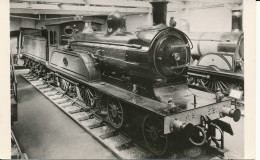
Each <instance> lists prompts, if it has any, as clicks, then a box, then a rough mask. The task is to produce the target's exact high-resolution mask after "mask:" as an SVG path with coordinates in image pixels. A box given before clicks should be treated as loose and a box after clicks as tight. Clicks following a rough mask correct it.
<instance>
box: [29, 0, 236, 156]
mask: <svg viewBox="0 0 260 160" xmlns="http://www.w3.org/2000/svg"><path fill="white" fill-rule="evenodd" d="M167 3H168V2H167V1H152V2H151V4H152V6H153V26H151V27H146V28H143V29H141V30H139V31H137V32H136V33H130V32H128V31H127V30H126V27H125V18H124V16H123V15H122V14H121V13H119V12H114V13H112V14H110V15H109V16H108V18H107V26H108V28H107V31H106V32H94V31H93V30H92V29H91V24H90V23H89V22H86V23H85V22H84V21H71V22H65V23H59V24H50V25H47V30H48V39H47V42H48V45H47V46H48V47H47V48H48V49H46V50H47V51H48V52H49V53H50V54H48V56H46V57H45V58H46V65H45V67H47V69H46V70H44V71H43V70H42V69H41V68H39V67H38V66H37V65H39V62H37V61H35V59H32V58H30V57H28V56H27V62H28V63H29V64H32V62H33V63H36V64H33V65H32V66H30V67H31V68H36V70H33V71H32V73H33V74H37V73H45V74H37V75H41V77H42V78H43V79H45V80H47V81H48V82H49V83H50V84H54V85H56V86H58V87H60V88H62V89H63V90H64V91H65V93H67V94H69V95H70V96H75V97H76V98H78V99H80V100H81V101H82V102H84V104H82V106H83V108H85V109H86V110H89V109H94V110H95V113H97V114H102V115H105V116H107V122H108V123H109V124H110V125H111V126H113V127H114V128H116V129H118V130H120V129H124V128H127V127H129V126H130V127H134V128H133V129H134V130H140V133H141V134H142V136H143V139H144V142H145V144H146V145H147V148H148V149H149V150H150V151H151V153H153V154H155V155H159V156H160V155H165V154H168V153H169V152H171V151H172V150H173V149H176V148H178V144H177V143H180V138H181V139H183V140H184V141H187V142H189V143H190V144H194V145H198V146H200V145H205V144H207V142H210V141H214V142H215V143H218V142H217V141H218V140H217V139H216V138H215V133H216V131H220V132H221V134H222V135H223V131H225V132H227V133H230V134H233V131H232V129H231V128H230V125H228V124H226V123H225V122H223V121H221V120H219V118H222V117H224V116H228V117H231V118H233V119H234V121H238V120H239V119H240V110H239V109H236V108H231V100H230V99H229V98H226V97H224V98H223V97H222V98H217V99H216V98H215V95H214V94H210V93H207V92H202V91H199V90H194V89H192V90H190V89H189V88H188V85H187V77H186V75H187V68H188V66H189V64H190V60H191V53H190V46H191V43H190V42H189V39H188V38H187V35H186V34H184V33H183V32H181V31H179V30H177V29H175V28H172V27H168V26H167V25H166V22H165V21H166V11H167ZM25 54H26V53H25ZM47 57H49V59H47ZM47 70H48V73H46V71H47ZM208 129H210V130H211V131H210V132H207V131H208ZM199 132H201V134H199ZM201 135H202V136H201ZM221 146H222V147H223V145H221ZM222 149H223V148H222Z"/></svg>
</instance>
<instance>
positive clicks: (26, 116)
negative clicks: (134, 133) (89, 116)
mask: <svg viewBox="0 0 260 160" xmlns="http://www.w3.org/2000/svg"><path fill="white" fill-rule="evenodd" d="M17 78H18V96H19V97H18V101H19V106H18V121H17V122H15V123H14V126H13V127H12V130H13V132H14V134H15V136H16V138H17V141H18V143H19V145H20V147H21V149H22V151H23V152H25V153H26V154H27V155H28V157H29V158H30V159H64V158H66V159H68V158H73V159H94V158H95V159H115V156H114V155H112V153H111V152H110V151H109V150H107V149H105V148H104V147H103V146H102V145H101V144H99V143H98V142H97V141H96V140H95V139H93V138H92V137H91V136H90V135H88V134H87V133H85V131H84V130H83V129H81V128H80V127H79V126H78V125H77V124H76V123H75V122H73V121H72V120H71V119H70V118H69V117H68V116H67V115H65V114H64V113H63V112H61V111H60V110H59V109H58V108H57V107H55V106H54V105H53V104H52V103H51V102H50V101H49V100H48V99H46V98H45V97H44V96H43V95H41V93H39V92H38V91H37V90H36V89H34V87H33V86H31V85H30V84H29V83H28V82H27V81H25V80H24V79H23V78H22V77H21V76H20V75H18V76H17Z"/></svg>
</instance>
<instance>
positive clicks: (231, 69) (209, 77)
mask: <svg viewBox="0 0 260 160" xmlns="http://www.w3.org/2000/svg"><path fill="white" fill-rule="evenodd" d="M188 35H189V37H190V38H191V39H192V42H193V47H194V48H193V50H192V55H193V59H198V61H196V63H195V64H193V65H191V66H189V72H188V74H189V76H190V78H189V85H190V86H191V87H198V88H203V89H204V90H205V91H208V92H212V93H216V92H217V90H220V91H221V92H222V93H224V94H225V95H229V93H230V91H231V90H236V91H239V92H243V91H244V34H243V32H229V33H228V32H227V33H188ZM241 95H242V94H241ZM239 99H240V100H242V99H243V96H241V97H240V98H239Z"/></svg>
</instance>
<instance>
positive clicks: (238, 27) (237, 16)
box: [232, 10, 242, 32]
mask: <svg viewBox="0 0 260 160" xmlns="http://www.w3.org/2000/svg"><path fill="white" fill-rule="evenodd" d="M240 31H242V12H241V10H233V11H232V32H240Z"/></svg>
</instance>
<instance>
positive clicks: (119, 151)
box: [9, 0, 255, 159]
mask: <svg viewBox="0 0 260 160" xmlns="http://www.w3.org/2000/svg"><path fill="white" fill-rule="evenodd" d="M245 4H246V1H245V0H109V1H108V0H10V1H9V7H10V14H9V19H10V56H9V57H10V94H11V95H10V97H11V115H10V116H11V125H10V126H11V132H12V134H11V158H12V159H243V158H245V125H246V124H245V123H244V122H245V120H244V118H245V117H246V116H248V115H247V114H246V113H247V112H245V108H246V107H247V106H246V105H245V104H246V103H245V102H244V100H245V96H246V94H249V93H248V92H245V89H244V88H245V87H244V86H245V85H244V84H245V83H244V68H245V67H244V61H246V60H245V58H244V52H245V51H247V50H246V48H245V47H244V46H245V45H244V43H246V41H247V40H248V39H245V42H244V35H245V36H246V34H247V33H246V32H245V30H244V29H245V28H246V27H247V24H246V23H245V21H246V19H245V16H244V8H245ZM244 48H245V49H244ZM245 54H249V53H247V52H246V53H245ZM250 54H255V53H250ZM247 71H248V70H247ZM252 107H255V106H252Z"/></svg>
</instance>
